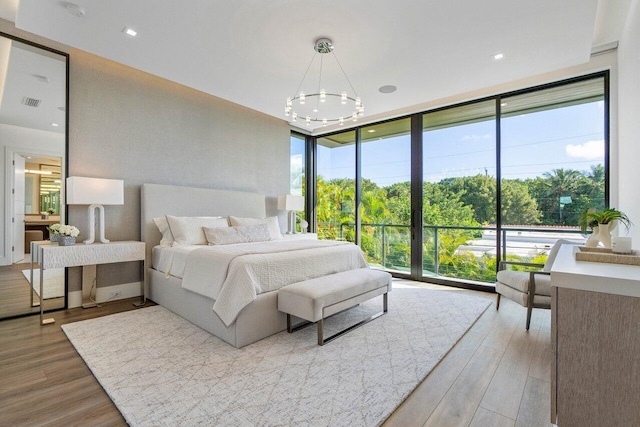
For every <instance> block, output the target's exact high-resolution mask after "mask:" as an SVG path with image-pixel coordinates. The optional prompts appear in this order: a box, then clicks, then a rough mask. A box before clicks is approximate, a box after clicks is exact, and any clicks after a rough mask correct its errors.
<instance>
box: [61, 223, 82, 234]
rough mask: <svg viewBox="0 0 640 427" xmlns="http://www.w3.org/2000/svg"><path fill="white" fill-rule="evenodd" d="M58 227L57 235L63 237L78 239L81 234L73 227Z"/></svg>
mask: <svg viewBox="0 0 640 427" xmlns="http://www.w3.org/2000/svg"><path fill="white" fill-rule="evenodd" d="M56 225H59V227H58V229H57V233H58V234H61V235H63V236H71V237H77V236H78V234H80V230H78V229H77V228H76V227H74V226H73V225H62V224H56Z"/></svg>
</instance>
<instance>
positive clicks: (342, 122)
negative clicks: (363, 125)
mask: <svg viewBox="0 0 640 427" xmlns="http://www.w3.org/2000/svg"><path fill="white" fill-rule="evenodd" d="M343 124H344V117H340V126H342V125H343Z"/></svg>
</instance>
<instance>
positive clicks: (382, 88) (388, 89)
mask: <svg viewBox="0 0 640 427" xmlns="http://www.w3.org/2000/svg"><path fill="white" fill-rule="evenodd" d="M396 90H398V88H397V87H395V86H394V85H384V86H380V89H378V91H380V93H393V92H395V91H396Z"/></svg>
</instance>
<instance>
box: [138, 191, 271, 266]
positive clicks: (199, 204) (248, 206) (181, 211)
mask: <svg viewBox="0 0 640 427" xmlns="http://www.w3.org/2000/svg"><path fill="white" fill-rule="evenodd" d="M140 199H141V200H140V221H141V223H140V230H141V238H142V241H144V242H145V243H146V246H147V261H148V262H149V263H148V264H147V265H148V266H151V264H150V261H151V249H152V248H153V247H154V246H156V245H158V244H159V243H160V239H161V238H162V236H161V235H160V232H159V231H158V227H156V225H155V224H154V223H153V218H156V217H159V216H164V215H174V216H229V215H234V216H240V217H251V218H264V217H265V216H266V208H265V196H264V194H258V193H250V192H247V191H233V190H216V189H213V188H196V187H181V186H177V185H160V184H142V188H141V191H140Z"/></svg>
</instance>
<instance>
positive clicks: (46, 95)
mask: <svg viewBox="0 0 640 427" xmlns="http://www.w3.org/2000/svg"><path fill="white" fill-rule="evenodd" d="M0 57H2V58H6V60H4V61H0V123H4V124H8V125H13V126H20V127H24V128H30V129H38V130H42V131H47V132H55V133H64V132H65V105H66V89H65V88H66V73H67V62H66V58H65V57H64V56H61V55H58V54H55V53H51V52H48V51H45V50H42V49H39V48H35V47H32V46H29V45H26V44H24V43H20V42H17V41H13V40H10V39H7V38H5V37H0ZM27 99H29V100H31V102H27V103H25V101H26V100H27ZM27 104H29V105H27ZM36 104H37V105H36Z"/></svg>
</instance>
